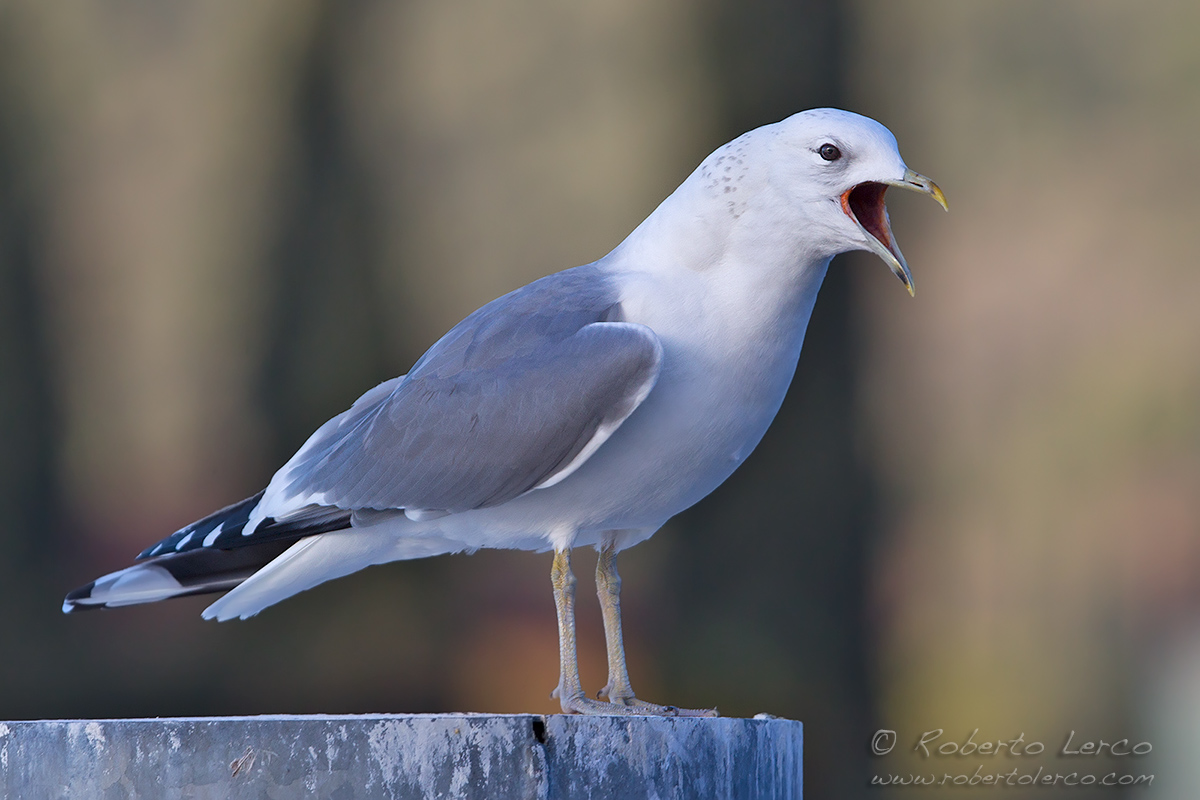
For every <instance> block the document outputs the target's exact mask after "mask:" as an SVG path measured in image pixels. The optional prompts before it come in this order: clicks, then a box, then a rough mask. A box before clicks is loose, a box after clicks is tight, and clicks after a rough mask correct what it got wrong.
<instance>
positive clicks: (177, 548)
mask: <svg viewBox="0 0 1200 800" xmlns="http://www.w3.org/2000/svg"><path fill="white" fill-rule="evenodd" d="M195 535H196V532H195V531H192V532H190V533H189V534H188V535H187V536H185V537H183V538H182V539H180V540H179V541H178V542H176V543H175V552H177V553H178V552H179V551H180V550H182V549H183V548H184V547H185V546H186V545H187V543H188V542H190V541H191V540H192V537H193V536H195Z"/></svg>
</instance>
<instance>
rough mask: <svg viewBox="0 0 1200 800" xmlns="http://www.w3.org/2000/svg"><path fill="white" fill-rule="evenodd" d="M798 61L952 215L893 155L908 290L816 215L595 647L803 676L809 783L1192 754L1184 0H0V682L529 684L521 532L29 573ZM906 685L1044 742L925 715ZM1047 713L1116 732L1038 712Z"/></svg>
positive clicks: (854, 790)
mask: <svg viewBox="0 0 1200 800" xmlns="http://www.w3.org/2000/svg"><path fill="white" fill-rule="evenodd" d="M818 105H837V106H841V107H846V108H850V109H853V110H856V111H860V112H862V113H865V114H868V115H870V116H873V117H876V118H877V119H879V120H881V121H882V122H884V123H885V124H886V125H888V126H889V127H890V128H891V129H892V130H893V131H894V132H895V133H896V135H897V137H898V139H899V142H900V145H901V150H902V152H903V153H904V154H905V158H906V160H907V161H908V163H909V165H910V166H912V167H913V168H915V169H917V170H918V171H920V172H923V173H925V174H927V175H929V176H931V177H933V178H934V179H935V180H937V181H938V182H939V183H940V184H941V186H942V187H943V188H944V189H945V190H946V193H947V195H948V196H949V198H950V202H951V209H952V210H951V213H950V214H949V215H944V214H942V213H941V211H940V210H938V209H937V207H936V206H935V205H934V204H933V203H930V202H928V201H927V200H925V199H922V198H919V197H917V196H915V195H904V194H902V193H899V194H898V193H893V196H892V197H891V198H890V199H891V201H892V202H891V204H890V205H891V211H892V220H893V226H894V229H895V231H896V233H897V238H898V239H899V240H900V243H901V245H902V246H903V247H904V250H905V253H906V255H907V256H908V260H909V262H910V264H911V265H912V267H913V272H914V275H915V278H916V286H917V289H918V292H917V296H916V299H915V300H910V299H909V298H908V297H907V295H906V293H905V291H904V289H903V287H902V286H901V285H900V284H899V282H897V281H896V280H895V279H894V278H893V277H891V276H890V275H889V274H888V271H887V270H886V269H885V268H884V266H883V265H882V264H881V263H879V261H878V260H877V259H874V258H873V257H868V256H862V257H857V256H843V257H839V258H838V259H837V260H836V261H835V264H834V267H833V268H832V269H831V271H830V276H829V279H828V281H827V283H826V285H825V288H824V289H823V291H822V295H821V298H820V300H819V302H818V304H817V309H816V312H815V314H814V316H813V320H812V324H811V326H810V329H809V336H808V340H807V343H806V346H805V350H804V354H803V356H802V357H801V360H800V365H799V371H798V375H797V379H796V381H795V383H794V385H793V387H792V390H791V393H790V394H789V397H788V400H787V402H786V404H785V406H784V410H783V412H782V413H781V415H780V417H779V419H778V420H777V421H776V423H775V425H774V426H773V427H772V429H771V431H770V432H769V433H768V434H767V438H766V439H765V440H764V442H763V443H762V445H761V446H760V447H759V448H758V450H757V451H756V453H755V454H754V456H753V457H752V458H751V459H750V460H749V461H748V463H747V464H746V465H745V467H744V468H743V469H741V470H740V471H739V472H738V473H737V474H736V475H735V476H734V477H733V478H732V479H731V480H730V481H729V482H728V483H727V484H726V485H724V486H723V487H721V488H720V489H719V490H718V491H717V492H715V493H714V494H713V495H712V496H711V497H709V498H708V499H706V500H705V501H703V502H702V503H701V504H699V505H698V506H696V507H695V508H693V509H691V510H690V511H688V512H687V513H685V514H683V515H681V516H680V517H678V518H676V519H675V520H673V521H672V522H671V523H669V524H668V525H667V527H666V528H664V529H663V530H662V531H661V532H660V533H659V534H658V535H657V536H656V537H655V538H654V539H652V540H651V541H649V542H647V543H646V544H644V545H641V546H639V547H638V548H636V549H634V550H632V551H630V552H629V553H628V554H626V555H625V556H624V557H623V558H622V572H623V574H624V577H625V584H624V586H625V595H624V608H625V619H626V637H627V641H628V646H629V651H630V662H631V672H632V677H633V682H634V686H635V688H637V690H638V693H639V695H641V696H643V697H645V698H647V699H651V700H659V701H662V702H671V703H676V704H680V705H691V706H711V705H717V706H719V707H720V709H721V711H722V712H723V713H725V714H729V715H750V714H754V713H756V712H769V713H772V714H776V715H780V716H786V717H792V718H796V719H800V720H803V721H804V723H805V726H806V727H805V739H806V742H805V749H806V752H805V771H806V788H807V790H808V796H809V797H812V798H827V797H829V798H853V797H882V796H888V790H886V789H883V788H881V787H879V786H873V785H872V783H871V780H872V776H875V775H887V774H888V773H893V772H894V773H901V774H903V773H906V772H908V771H918V772H922V771H923V772H925V773H929V772H937V773H938V774H939V775H940V774H942V773H955V774H956V773H957V772H960V771H965V772H968V773H969V772H970V771H971V770H973V769H974V767H975V766H976V764H977V763H983V764H984V765H985V771H989V770H990V771H994V772H1002V771H1007V770H1008V769H1011V768H1013V767H1020V768H1021V769H1022V770H1026V768H1028V771H1029V772H1033V771H1034V770H1035V769H1036V768H1037V767H1039V766H1040V767H1044V768H1045V769H1046V770H1047V771H1049V772H1055V771H1057V772H1064V773H1065V772H1070V771H1072V770H1079V771H1081V773H1084V772H1094V773H1097V774H1105V773H1108V772H1109V771H1112V770H1116V771H1117V772H1118V773H1119V774H1126V773H1128V774H1154V775H1155V776H1156V777H1155V780H1154V782H1153V784H1152V785H1151V786H1150V787H1149V788H1147V787H1145V786H1141V787H1138V788H1137V789H1136V790H1134V791H1133V792H1131V793H1136V794H1138V796H1139V797H1156V798H1157V797H1164V798H1165V797H1180V798H1182V797H1193V796H1194V792H1195V787H1196V786H1198V785H1200V766H1197V764H1200V758H1198V757H1200V269H1197V266H1196V249H1197V234H1196V219H1197V217H1198V216H1200V193H1198V192H1197V188H1196V187H1197V182H1198V181H1200V145H1198V139H1197V134H1196V131H1197V130H1198V129H1200V5H1198V4H1196V3H1194V2H1188V1H1187V0H1180V1H1179V2H1172V1H1171V0H1159V1H1157V2H1144V3H1138V4H1131V3H1123V2H1117V1H1116V0H1088V1H1086V2H1085V0H1076V1H1075V2H1068V1H1067V0H1057V1H1055V2H1032V0H990V1H989V0H980V1H979V2H970V3H962V2H953V1H952V0H944V2H919V1H917V0H911V1H904V0H892V1H891V2H885V1H884V0H854V1H853V2H844V3H839V2H832V0H805V1H804V2H798V1H796V0H793V1H792V2H784V0H753V1H752V2H743V3H716V2H706V3H690V2H684V1H683V0H662V1H661V2H655V3H640V2H633V1H632V0H589V2H576V3H554V2H549V1H548V0H513V1H512V2H508V3H503V4H501V3H489V2H482V1H481V0H454V1H453V2H444V1H443V2H435V1H434V0H408V2H396V3H387V2H381V1H377V0H356V2H343V3H334V2H330V1H329V0H289V2H283V0H263V2H258V3H236V2H209V1H208V0H183V1H181V2H172V3H158V2H134V1H133V0H122V1H120V2H118V1H117V0H111V1H109V2H100V1H99V0H90V1H89V0H69V1H64V2H59V3H43V2H38V1H37V0H3V2H0V602H2V603H3V607H4V609H5V611H4V613H3V614H0V650H2V651H3V653H4V654H5V655H4V657H3V658H2V659H0V687H3V688H2V689H0V718H4V719H19V718H39V717H108V716H170V715H200V714H254V713H264V712H280V713H302V712H326V713H339V712H385V711H386V712H409V711H412V712H417V711H420V712H427V711H460V710H470V711H503V712H518V711H520V712H553V711H555V710H556V709H557V703H556V702H555V701H552V700H550V699H549V692H550V689H551V688H553V686H554V685H555V683H556V681H557V661H556V646H557V645H556V639H555V626H554V608H553V602H552V598H551V592H550V584H549V575H548V573H549V567H550V557H549V556H548V555H533V554H527V553H506V552H480V553H478V554H476V555H474V556H470V557H466V556H457V557H444V558H440V559H436V560H432V561H425V562H410V563H405V564H392V565H387V566H384V567H376V568H372V569H371V570H368V571H366V572H365V573H362V574H359V575H357V576H354V577H352V578H348V579H344V580H340V581H336V582H333V583H330V584H326V585H323V586H321V587H319V588H317V589H315V590H313V591H311V592H308V593H305V594H304V595H301V596H299V597H297V598H295V599H293V600H290V601H288V602H286V603H284V604H282V605H280V606H278V607H275V608H272V609H269V610H268V611H266V612H265V613H263V614H262V615H261V616H260V617H258V618H255V619H254V620H252V621H249V622H244V623H230V624H224V625H217V624H213V623H204V622H202V621H201V620H200V618H199V612H200V610H201V609H202V608H203V607H204V606H205V605H206V603H207V601H208V600H209V599H211V598H207V599H206V598H189V599H184V600H179V601H174V602H172V603H168V604H163V605H158V606H147V607H135V608H128V609H123V610H121V611H112V612H105V613H100V614H85V615H73V616H70V617H66V616H63V615H61V614H60V613H59V605H60V602H61V598H62V596H63V594H65V593H66V592H67V591H68V590H69V589H72V588H74V587H75V586H77V585H80V584H82V583H86V582H87V581H89V580H91V579H92V578H94V577H96V576H98V575H99V574H101V573H102V572H106V571H110V570H112V569H116V568H120V567H123V566H126V565H127V563H128V562H129V560H130V558H131V557H132V556H133V555H135V554H136V553H137V552H138V551H139V550H140V549H141V548H142V547H144V546H146V545H147V544H149V543H152V542H153V541H156V540H157V539H158V538H160V537H162V536H164V535H166V534H167V533H169V532H171V531H172V530H174V529H176V528H178V527H180V526H181V525H183V524H185V523H187V522H189V521H191V520H192V519H194V518H196V517H199V516H201V515H203V514H205V513H207V512H208V511H210V510H212V509H214V508H216V507H218V506H221V505H224V504H227V503H230V502H233V501H235V500H239V499H241V498H243V497H245V496H248V495H250V494H252V493H254V492H255V491H257V490H258V489H259V488H261V487H262V486H263V485H264V484H265V482H266V481H267V480H268V478H269V477H270V475H271V473H272V472H273V471H274V469H275V468H276V467H278V466H279V465H280V464H282V463H283V461H284V460H286V458H287V457H288V456H289V455H290V454H291V453H292V452H293V451H294V450H295V449H296V448H297V447H298V446H299V445H300V444H301V443H302V441H303V440H304V439H305V438H306V437H307V435H308V434H309V433H310V432H311V431H312V430H313V429H315V428H316V427H317V426H318V425H319V424H320V423H321V422H323V421H324V420H325V419H326V418H328V417H329V416H331V415H333V414H335V413H337V412H339V411H341V410H343V409H344V408H346V407H347V406H348V405H349V404H350V403H351V402H352V401H353V400H354V399H355V398H356V397H357V396H358V395H359V394H360V393H361V392H363V391H365V390H366V389H367V388H369V387H371V386H373V385H374V384H375V383H377V382H378V381H381V380H383V379H385V378H388V377H391V376H394V375H397V374H400V373H402V372H404V371H406V370H407V369H408V367H409V366H410V365H411V363H412V362H413V361H414V360H415V358H416V357H418V356H419V355H420V354H421V353H422V352H423V351H424V349H425V348H426V347H428V346H429V345H430V344H431V343H432V342H433V341H435V340H436V338H437V337H438V336H440V335H441V334H442V333H443V332H445V330H447V329H448V328H449V327H450V326H451V325H453V324H454V323H455V322H456V321H458V320H459V319H460V318H461V317H462V316H464V315H465V314H467V313H469V312H470V311H472V310H473V309H474V308H476V307H477V306H478V305H480V304H482V303H483V302H486V301H487V300H490V299H492V298H493V297H495V296H497V295H499V294H501V293H503V292H506V291H508V290H510V289H513V288H516V287H517V286H519V285H521V284H523V283H525V282H527V281H529V280H532V279H534V278H536V277H539V276H542V275H545V274H547V273H550V272H553V271H556V270H559V269H563V268H566V267H570V266H574V265H577V264H582V263H586V262H588V261H591V260H593V259H595V258H598V257H599V256H601V255H603V254H604V253H605V252H607V251H608V250H609V249H610V248H611V247H613V246H614V245H616V244H617V243H618V242H619V241H620V240H621V239H622V238H623V236H624V235H625V234H626V233H627V232H628V231H629V230H631V229H632V228H633V227H634V226H635V225H636V224H637V223H638V222H639V221H640V220H641V219H642V218H643V217H644V216H645V215H646V214H647V213H649V212H650V211H651V210H652V209H653V208H654V206H655V205H656V204H657V203H658V202H659V201H660V200H661V199H662V198H663V197H665V196H666V195H667V194H668V193H669V192H670V191H671V190H672V189H673V188H674V187H675V186H676V185H677V184H678V183H679V182H680V181H681V180H682V179H683V178H684V177H685V176H686V175H687V174H688V172H689V171H690V170H691V169H692V168H693V167H694V166H695V165H696V164H697V163H699V161H700V159H701V158H703V157H704V156H705V155H706V154H707V153H708V152H710V151H711V150H713V149H714V148H715V147H717V146H718V145H720V144H721V143H723V142H725V141H727V140H728V139H730V138H733V137H734V136H736V135H738V134H739V133H741V132H743V131H745V130H747V129H749V128H752V127H756V126H758V125H761V124H764V123H769V122H773V121H776V120H778V119H780V118H782V117H784V116H787V115H788V114H790V113H792V112H794V111H797V110H800V109H803V108H808V107H812V106H818ZM592 563H594V561H592V560H591V558H590V557H589V556H583V557H581V558H580V559H579V563H578V564H577V567H576V572H577V574H579V575H580V576H581V583H580V586H581V597H582V598H583V599H582V602H581V609H580V626H581V634H580V635H581V642H580V657H581V660H582V669H583V679H584V685H585V688H588V689H590V690H593V691H594V690H595V689H597V688H599V686H600V685H601V684H602V683H603V681H604V677H605V676H604V673H605V666H604V655H603V652H604V651H603V634H602V629H601V627H600V621H599V611H598V607H597V605H596V603H595V602H594V601H592V600H591V599H590V575H589V573H590V570H591V564H592ZM877 729H889V730H895V731H897V732H898V742H899V743H898V745H897V747H896V750H895V751H894V752H893V753H892V754H890V755H888V756H884V757H875V756H872V755H871V749H870V742H871V738H872V735H873V734H874V732H875V731H876V730H877ZM935 729H943V730H944V731H945V735H944V737H942V738H941V739H939V740H938V741H939V743H940V742H945V741H958V742H961V741H963V740H964V739H966V738H967V736H968V735H969V734H970V733H971V731H972V730H974V729H979V733H978V735H977V736H976V738H975V741H977V742H978V741H984V740H993V741H994V740H998V739H1003V740H1008V739H1012V738H1015V737H1016V736H1017V735H1018V734H1020V733H1024V736H1025V739H1026V741H1031V740H1036V741H1041V742H1043V743H1044V744H1045V747H1046V751H1047V752H1046V754H1045V755H1043V756H1042V757H1041V758H1039V759H1029V758H1025V759H1018V758H1012V757H1008V756H1000V757H995V758H992V759H990V760H988V759H980V758H974V759H973V758H965V757H957V758H941V759H938V758H933V759H922V758H921V757H920V754H919V753H917V754H914V753H913V752H912V750H913V746H914V744H915V742H916V741H917V740H918V738H919V737H920V736H921V735H922V734H923V733H924V732H927V731H931V730H935ZM1072 730H1074V731H1076V738H1075V743H1076V744H1078V743H1079V742H1080V741H1081V740H1099V739H1104V740H1106V741H1109V742H1111V741H1115V740H1118V739H1121V738H1129V739H1130V740H1131V742H1140V741H1149V742H1151V743H1152V746H1153V752H1152V753H1151V754H1150V755H1148V756H1145V757H1141V758H1139V759H1137V760H1134V759H1131V758H1125V759H1112V758H1108V757H1105V758H1093V759H1081V758H1066V757H1061V756H1055V755H1054V753H1056V752H1057V751H1058V750H1059V748H1061V746H1062V745H1063V743H1064V741H1065V740H1066V737H1067V734H1068V732H1069V731H1072ZM962 791H963V792H967V791H970V790H967V789H964V790H962ZM1005 791H1008V792H1009V793H1010V794H1011V795H1012V796H1020V794H1021V793H1023V792H1024V793H1031V794H1032V793H1034V792H1033V791H1032V790H1031V789H1029V788H1028V787H1026V788H1025V789H1019V788H1012V789H1006V790H1005ZM1061 791H1063V789H1062V788H1061V787H1059V788H1058V789H1054V790H1046V792H1047V793H1055V794H1056V793H1058V792H1061ZM925 793H927V792H916V791H915V790H910V791H909V792H908V793H906V794H904V796H916V795H918V794H922V795H923V794H925ZM1121 794H1122V793H1121V791H1120V790H1118V789H1109V788H1105V789H1099V788H1096V789H1092V790H1089V789H1084V788H1080V789H1075V790H1073V795H1074V796H1076V797H1114V796H1121Z"/></svg>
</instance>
